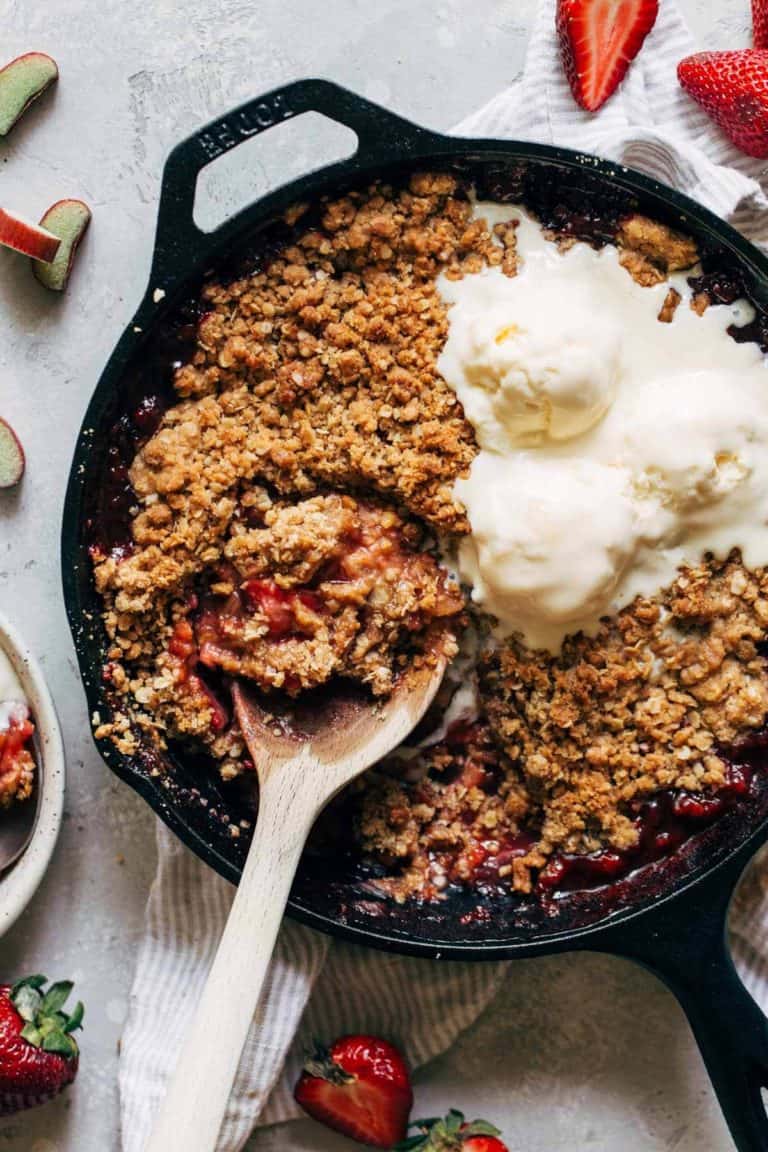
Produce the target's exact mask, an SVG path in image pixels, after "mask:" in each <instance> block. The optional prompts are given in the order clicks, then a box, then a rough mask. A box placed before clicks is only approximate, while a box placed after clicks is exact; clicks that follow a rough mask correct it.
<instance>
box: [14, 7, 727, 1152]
mask: <svg viewBox="0 0 768 1152" xmlns="http://www.w3.org/2000/svg"><path fill="white" fill-rule="evenodd" d="M684 7H685V9H686V12H687V14H688V16H689V18H690V20H691V22H692V24H693V26H694V29H695V31H696V33H697V36H698V37H699V39H700V41H701V44H702V46H705V45H706V46H711V47H725V46H736V45H742V44H745V43H746V42H747V31H746V29H747V25H748V13H747V8H748V4H747V0H717V2H716V3H710V2H709V0H685V4H684ZM534 9H535V0H473V2H472V3H471V4H468V3H466V0H378V2H377V3H376V4H371V3H369V2H368V0H325V2H323V3H320V2H319V0H294V2H291V0H258V2H254V0H250V2H249V0H184V3H182V2H181V0H154V2H152V0H146V2H144V3H141V2H139V3H136V2H133V3H129V2H128V0H101V2H100V3H98V4H96V3H94V2H93V0H39V2H38V3H37V4H28V3H24V2H22V0H18V2H16V0H0V27H2V30H3V44H2V57H3V61H4V60H5V59H11V58H12V57H13V56H15V55H17V54H19V53H21V52H24V51H28V50H30V49H39V50H45V51H48V52H50V53H51V54H53V55H54V56H55V57H56V58H57V59H58V61H59V64H60V67H61V75H62V79H61V83H60V85H59V88H58V90H57V91H56V92H55V93H54V94H53V96H52V98H49V99H46V100H45V101H44V102H42V103H41V104H40V105H39V106H38V107H37V108H35V109H34V110H33V111H31V112H30V114H29V115H28V116H27V117H26V118H25V120H24V121H23V123H22V124H20V125H19V127H18V128H17V130H16V131H15V133H14V134H13V136H12V138H11V139H10V140H8V141H7V142H0V182H1V185H2V188H1V200H2V203H3V204H4V205H6V206H9V207H15V208H16V209H18V210H21V211H25V212H27V213H29V214H30V215H32V216H35V217H38V216H39V215H40V214H41V212H42V211H43V210H44V209H45V208H46V207H47V206H48V205H49V204H50V203H51V202H53V201H54V200H56V199H58V198H60V197H63V196H81V197H83V198H84V199H86V200H87V201H88V202H89V203H90V204H91V205H92V206H93V208H94V212H95V219H94V225H93V228H92V232H91V235H90V236H89V238H88V240H87V242H86V245H85V246H84V249H83V252H82V256H81V260H80V266H79V267H78V269H77V274H76V277H75V279H74V282H73V285H72V288H71V292H70V294H69V295H68V296H67V298H66V299H64V300H59V299H55V298H52V297H50V296H48V295H47V294H45V292H44V291H43V290H42V289H41V288H39V286H38V285H37V284H36V283H35V281H34V280H33V279H32V278H31V276H30V275H29V271H28V269H27V268H26V267H25V266H24V262H23V261H20V260H19V259H17V258H16V257H15V256H14V255H12V254H10V253H8V252H6V251H2V252H0V315H2V316H3V317H4V321H3V323H2V324H1V325H0V413H2V415H3V416H5V417H7V418H8V419H10V420H11V421H12V422H13V424H14V425H15V426H16V428H17V429H18V431H19V433H20V435H21V436H22V438H23V441H24V443H25V445H26V447H27V449H28V461H29V470H28V474H27V477H26V479H25V482H24V485H23V488H22V489H21V492H20V494H19V495H18V496H10V497H8V496H2V497H0V609H2V610H3V611H5V612H7V614H8V615H9V616H10V617H11V618H12V619H14V620H15V621H16V622H17V623H18V625H19V626H20V627H21V628H22V629H23V631H24V632H25V633H26V635H27V637H28V638H29V640H30V642H31V643H32V644H33V645H34V647H35V649H36V651H37V652H38V654H39V655H40V657H41V659H42V661H43V663H44V666H45V668H46V670H47V673H48V676H49V679H50V683H51V687H52V689H53V691H54V694H55V697H56V701H57V704H58V708H59V711H60V714H61V717H62V720H63V724H64V729H65V735H66V741H67V748H68V755H69V790H68V798H67V814H66V819H65V824H64V828H63V832H62V836H61V841H60V844H59V847H58V850H57V853H56V856H55V858H54V862H53V866H52V868H51V869H50V871H49V874H48V876H47V878H46V880H45V882H44V884H43V886H42V888H41V890H40V892H39V894H38V896H37V897H36V899H35V900H34V901H33V903H32V905H31V906H30V908H29V911H28V913H27V915H26V916H25V917H24V918H23V919H22V921H21V922H20V923H19V924H18V925H17V927H16V928H15V929H14V930H13V931H12V932H11V933H10V935H8V936H7V937H6V938H5V939H3V940H2V941H0V976H1V977H10V976H13V975H16V974H19V973H24V972H27V971H32V970H34V971H46V972H48V973H49V974H50V975H51V976H64V975H68V976H72V977H73V978H74V979H76V980H77V981H78V985H79V990H80V991H81V993H82V995H83V996H84V998H85V999H86V1000H87V1003H88V1020H87V1031H86V1033H85V1038H84V1041H83V1061H82V1072H81V1075H80V1078H79V1082H78V1084H77V1087H76V1090H75V1091H73V1092H71V1093H70V1094H69V1095H68V1096H67V1097H66V1098H65V1099H64V1100H62V1101H59V1102H56V1103H54V1104H51V1105H49V1106H47V1107H46V1108H43V1109H40V1110H38V1111H36V1112H34V1113H30V1114H27V1115H25V1116H21V1117H19V1118H15V1119H11V1120H6V1121H4V1122H2V1123H0V1152H118V1149H119V1135H118V1110H117V1093H116V1067H117V1050H118V1042H119V1036H120V1031H121V1025H122V1021H123V1018H124V1015H125V1011H126V1003H127V996H128V990H129V986H130V981H131V974H132V961H133V955H134V949H135V946H136V942H137V939H138V937H139V933H140V931H141V921H142V910H143V905H144V900H145V896H146V893H147V889H148V886H149V883H150V880H151V877H152V873H153V838H152V817H151V815H150V814H149V812H148V811H147V810H145V809H144V807H143V806H142V805H141V803H140V802H139V801H138V799H137V798H136V797H135V796H134V795H133V794H132V793H131V792H130V791H129V790H128V789H127V788H125V787H123V786H122V785H121V784H119V783H117V782H116V781H115V780H114V778H113V777H111V776H110V775H109V774H108V773H107V772H106V770H105V769H104V768H103V766H102V765H101V763H100V761H99V759H98V758H97V756H96V754H95V752H94V750H93V748H92V746H91V743H90V737H89V734H88V720H87V716H86V712H85V707H84V701H83V696H82V693H81V689H80V685H79V683H78V678H77V674H76V671H75V664H74V660H73V654H72V649H71V646H70V642H69V635H68V632H67V629H66V624H65V618H64V611H63V607H62V603H61V597H60V593H59V570H58V533H59V518H60V512H61V503H62V496H63V491H64V483H65V477H66V474H67V470H68V466H69V461H70V454H71V450H72V445H73V442H74V439H75V435H76V430H77V428H78V426H79V423H80V420H81V417H82V413H83V410H84V407H85V404H86V401H87V398H88V396H89V395H90V392H91V390H92V388H93V386H94V384H95V382H96V379H97V377H98V374H99V371H100V368H101V367H102V365H103V363H104V361H105V359H106V357H107V355H108V353H109V351H110V350H111V348H112V346H113V344H114V343H115V341H116V339H117V337H118V335H119V333H120V331H121V330H122V328H123V326H124V325H125V324H126V322H127V321H128V319H129V318H130V316H131V313H132V310H133V308H134V306H135V304H136V303H137V301H138V300H139V297H140V295H141V293H142V290H143V287H144V284H145V281H146V277H147V274H148V263H149V255H150V251H151V246H152V237H153V229H154V219H155V209H156V199H157V190H158V181H159V176H160V170H161V164H162V159H163V156H164V155H165V153H166V152H167V151H168V149H169V148H170V147H171V146H172V145H173V144H174V143H175V142H176V141H177V140H178V139H179V137H180V136H182V135H184V134H185V133H186V132H188V131H189V130H190V129H191V128H193V127H194V126H195V125H197V124H199V123H200V122H201V121H203V120H205V119H206V118H209V117H210V116H212V115H214V114H216V113H219V112H222V111H224V110H226V109H227V108H229V107H231V106H232V105H234V104H236V103H238V102H239V101H240V100H242V99H244V98H245V97H247V96H249V95H252V94H254V93H256V92H258V91H260V90H263V89H266V88H269V87H271V86H273V85H275V84H277V83H279V82H282V81H285V80H287V79H290V78H294V77H299V76H305V75H310V74H314V75H322V76H327V77H332V78H335V79H338V80H339V81H341V82H342V83H344V84H347V85H349V86H350V87H352V88H354V89H356V90H358V91H360V92H362V93H365V94H366V95H368V96H370V97H372V98H373V99H375V100H379V101H381V102H384V103H387V104H389V105H390V106H391V107H392V108H394V109H396V110H397V111H399V112H401V113H404V114H406V115H408V116H410V117H412V118H413V119H415V120H419V121H421V122H423V123H425V124H427V125H430V126H434V127H436V128H447V127H449V126H450V125H451V124H452V123H454V122H456V121H457V120H459V119H460V118H461V117H462V116H464V115H465V114H466V113H467V112H469V111H470V110H472V109H473V108H475V107H476V106H477V105H479V104H481V103H482V102H483V101H485V100H486V99H487V98H488V97H490V96H492V95H493V94H494V93H495V92H496V91H498V89H499V88H501V87H502V86H504V85H506V84H507V83H508V82H510V81H511V80H512V79H514V78H515V76H516V75H517V74H518V72H519V70H520V67H521V64H522V61H523V56H524V52H525V44H526V36H527V32H528V28H529V25H530V20H531V17H532V14H533V12H534ZM323 139H324V138H323ZM318 147H319V143H318V140H315V139H307V138H306V134H305V136H304V138H302V139H301V140H299V141H295V140H294V141H292V142H291V146H290V148H289V147H288V146H286V145H282V146H279V147H278V150H277V157H278V161H280V157H281V156H282V161H280V163H282V164H284V165H286V166H287V164H288V162H289V153H293V154H294V156H293V158H294V160H296V161H297V162H298V164H299V166H302V165H309V164H310V163H311V162H313V161H314V162H316V161H317V160H320V159H323V158H324V157H323V154H322V153H320V154H318V152H317V149H318ZM274 164H275V158H274V155H273V157H272V160H271V161H270V165H271V166H269V165H268V164H267V161H266V160H265V159H264V157H263V156H262V155H261V154H260V153H258V152H257V151H255V150H254V149H253V148H251V151H250V152H249V154H248V156H247V157H244V158H243V160H242V163H240V162H239V163H238V165H229V166H225V167H224V168H223V170H222V171H221V172H220V173H219V172H217V173H216V174H215V175H213V176H212V177H211V180H210V181H209V183H208V186H207V193H208V194H209V196H211V197H213V198H215V199H216V201H217V204H218V205H219V206H220V205H221V204H227V205H236V204H237V202H238V200H240V201H244V200H246V199H247V198H248V197H249V196H252V195H253V192H254V190H261V189H262V188H263V187H264V185H265V183H268V182H269V180H270V179H275V178H279V177H280V176H281V175H283V174H284V171H285V170H287V167H286V168H283V167H281V168H280V171H279V172H275V171H273V168H274ZM268 167H269V170H268ZM418 1083H419V1102H420V1107H419V1110H420V1111H422V1112H423V1113H427V1114H429V1113H430V1112H434V1111H439V1110H440V1109H442V1108H443V1107H444V1106H447V1105H450V1104H456V1105H461V1106H462V1107H463V1108H464V1109H465V1110H466V1111H467V1112H470V1113H473V1114H474V1113H483V1114H487V1115H489V1116H490V1117H492V1118H493V1119H495V1120H496V1121H497V1122H498V1123H499V1124H500V1125H501V1126H502V1128H503V1129H504V1132H505V1134H506V1136H507V1138H508V1142H509V1145H510V1148H512V1149H520V1150H523V1149H524V1150H525V1152H545V1150H546V1152H551V1150H552V1149H563V1150H565V1149H567V1150H568V1152H612V1150H613V1149H616V1148H618V1147H619V1146H621V1147H622V1148H624V1149H626V1150H627V1152H660V1150H662V1149H669V1150H672V1149H675V1150H676V1152H694V1150H695V1152H725V1150H726V1149H729V1148H730V1147H731V1144H730V1141H729V1139H728V1136H727V1133H726V1132H725V1129H724V1126H723V1123H722V1121H721V1119H720V1117H719V1115H718V1111H717V1108H716V1105H715V1104H714V1102H713V1100H712V1097H711V1095H710V1092H709V1089H708V1086H707V1082H706V1079H705V1076H704V1072H703V1069H702V1066H701V1063H700V1060H699V1057H698V1055H697V1054H696V1051H695V1049H694V1047H693V1044H692V1042H691V1040H690V1037H689V1035H688V1033H687V1030H686V1027H685V1024H684V1022H683V1019H682V1016H681V1014H680V1012H679V1010H678V1009H677V1008H676V1006H675V1005H674V1003H673V1001H672V1000H671V998H670V997H669V995H668V994H667V993H666V992H664V991H663V990H662V989H661V988H660V987H659V986H657V985H656V984H655V982H654V981H653V980H652V979H651V978H650V977H648V976H646V975H644V974H642V973H640V972H638V971H636V970H634V969H632V968H630V967H629V966H627V965H625V964H623V963H619V962H616V961H613V960H609V959H606V958H598V957H579V958H575V959H562V958H560V959H553V960H548V961H542V962H536V963H525V964H520V965H518V966H516V967H515V968H514V970H513V971H512V973H511V975H510V977H509V982H508V985H507V988H506V990H505V993H504V995H503V996H502V997H501V998H500V1001H499V1003H498V1004H497V1005H496V1006H495V1007H494V1010H493V1012H492V1013H489V1014H488V1015H487V1016H486V1018H484V1019H482V1020H481V1021H480V1022H479V1023H478V1024H477V1026H476V1027H475V1028H474V1029H473V1030H472V1031H471V1032H470V1033H469V1034H468V1035H467V1036H466V1037H465V1038H464V1039H463V1040H462V1042H461V1043H460V1044H459V1045H457V1046H456V1048H455V1049H454V1051H453V1052H451V1053H450V1055H448V1056H446V1057H445V1058H443V1059H441V1060H439V1061H437V1062H436V1063H435V1064H433V1065H432V1066H431V1067H429V1068H427V1069H425V1070H424V1071H423V1072H421V1073H420V1074H419V1076H418ZM254 1147H255V1148H258V1149H275V1150H276V1149H281V1152H285V1150H286V1149H288V1148H293V1149H296V1150H301V1152H305V1150H307V1152H308V1150H310V1149H317V1150H321V1149H327V1150H339V1152H341V1149H342V1148H345V1147H350V1148H351V1145H348V1144H346V1142H345V1141H343V1140H340V1139H338V1138H336V1137H334V1136H332V1135H330V1134H328V1135H326V1134H325V1133H323V1132H321V1131H320V1130H319V1129H318V1128H316V1127H312V1126H310V1125H308V1124H307V1125H300V1126H294V1128H293V1129H292V1131H291V1133H290V1134H289V1133H287V1132H285V1131H283V1132H272V1133H267V1134H264V1135H262V1136H260V1137H258V1138H257V1140H256V1141H255V1143H254Z"/></svg>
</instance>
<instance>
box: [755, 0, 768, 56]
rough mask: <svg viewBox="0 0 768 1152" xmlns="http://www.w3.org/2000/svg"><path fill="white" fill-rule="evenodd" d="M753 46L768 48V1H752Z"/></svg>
mask: <svg viewBox="0 0 768 1152" xmlns="http://www.w3.org/2000/svg"><path fill="white" fill-rule="evenodd" d="M752 44H753V46H754V47H755V48H768V0H752Z"/></svg>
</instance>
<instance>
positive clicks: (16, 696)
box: [0, 648, 35, 809]
mask: <svg viewBox="0 0 768 1152" xmlns="http://www.w3.org/2000/svg"><path fill="white" fill-rule="evenodd" d="M34 732H35V726H34V724H33V723H32V718H31V716H30V713H29V707H28V705H27V702H26V700H25V698H24V692H23V689H22V686H21V684H20V683H19V680H18V677H17V676H16V673H15V672H14V669H13V666H12V665H11V662H10V660H9V658H8V657H7V656H6V654H5V652H4V651H3V650H2V648H0V809H4V808H10V807H11V805H12V804H15V803H19V802H21V801H23V800H28V799H29V797H30V796H31V795H32V790H33V787H34V781H35V757H34V753H33V750H32V737H33V735H34Z"/></svg>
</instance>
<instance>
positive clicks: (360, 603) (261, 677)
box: [193, 496, 463, 695]
mask: <svg viewBox="0 0 768 1152" xmlns="http://www.w3.org/2000/svg"><path fill="white" fill-rule="evenodd" d="M252 519H253V517H252V516H251V517H249V519H248V520H247V521H246V523H250V522H252ZM418 542H419V539H418V535H417V534H416V532H415V529H414V526H413V525H411V524H408V523H404V522H403V521H402V520H400V518H399V517H398V516H397V515H396V514H395V513H394V512H392V511H391V510H390V509H387V508H383V507H379V506H377V505H372V504H367V503H363V502H361V501H356V500H353V499H351V498H350V497H340V496H322V497H314V498H312V499H310V500H305V501H302V502H300V503H299V504H295V505H284V506H280V507H277V508H276V509H275V510H274V511H273V510H270V515H269V518H268V522H267V523H265V524H264V525H263V526H262V527H247V528H244V529H243V530H242V531H241V532H240V533H239V534H238V535H236V536H234V537H233V539H232V541H231V544H230V545H229V546H228V549H227V553H228V562H226V563H223V564H220V565H218V566H217V567H216V569H215V570H214V572H213V573H212V574H211V575H210V576H209V577H208V579H207V586H206V588H205V590H204V593H203V596H202V600H201V610H200V612H199V614H198V615H197V616H196V618H195V620H194V621H193V626H194V632H195V637H196V640H197V644H198V649H199V660H200V663H201V664H203V665H204V666H205V667H206V668H209V669H215V670H217V671H219V672H223V673H225V674H226V675H228V676H242V677H245V678H246V679H248V680H251V681H253V682H255V683H256V684H257V685H258V686H259V688H261V689H262V690H264V691H270V690H272V689H279V690H282V691H285V692H287V693H289V695H297V694H298V693H299V692H301V691H306V690H307V689H311V688H315V687H318V686H320V685H321V684H324V683H326V682H327V681H328V680H330V679H331V677H333V676H344V677H348V678H350V679H355V680H358V681H361V682H362V683H364V684H366V685H367V686H368V687H370V689H371V691H373V692H374V694H376V695H384V694H386V693H388V692H389V691H391V689H392V686H393V683H394V680H395V677H396V675H397V672H398V669H399V667H400V666H401V663H402V662H403V661H405V660H406V659H410V658H412V656H413V655H414V654H416V653H417V652H418V651H419V648H420V645H421V641H422V639H426V636H427V634H428V631H429V628H430V625H431V624H433V623H435V622H437V621H439V620H442V619H443V618H445V617H449V616H454V615H457V614H458V613H459V612H460V611H461V609H462V607H463V600H462V597H461V594H460V592H459V591H458V589H457V588H454V587H452V586H451V585H450V584H449V583H448V581H447V578H446V576H445V573H444V572H443V571H442V569H440V568H439V566H438V564H437V562H436V561H435V559H434V558H433V557H432V556H431V555H430V554H429V553H428V552H425V551H420V550H418V549H417V546H416V545H417V544H418ZM407 649H410V651H406V650H407Z"/></svg>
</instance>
